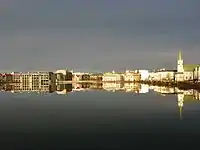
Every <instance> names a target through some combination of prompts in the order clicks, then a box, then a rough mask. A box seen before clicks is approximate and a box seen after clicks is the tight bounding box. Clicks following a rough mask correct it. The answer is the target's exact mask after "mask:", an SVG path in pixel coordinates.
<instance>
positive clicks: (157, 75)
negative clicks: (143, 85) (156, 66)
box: [149, 69, 177, 82]
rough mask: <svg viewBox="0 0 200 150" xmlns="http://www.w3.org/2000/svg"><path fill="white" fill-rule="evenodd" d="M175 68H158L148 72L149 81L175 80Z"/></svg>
mask: <svg viewBox="0 0 200 150" xmlns="http://www.w3.org/2000/svg"><path fill="white" fill-rule="evenodd" d="M176 72H177V70H166V69H160V70H156V71H154V72H151V73H149V80H150V81H166V82H171V81H174V80H175V74H176Z"/></svg>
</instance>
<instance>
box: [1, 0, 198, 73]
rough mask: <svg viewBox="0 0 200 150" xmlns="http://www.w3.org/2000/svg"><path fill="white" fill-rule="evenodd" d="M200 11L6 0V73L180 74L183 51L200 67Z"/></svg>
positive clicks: (156, 4)
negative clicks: (157, 71)
mask: <svg viewBox="0 0 200 150" xmlns="http://www.w3.org/2000/svg"><path fill="white" fill-rule="evenodd" d="M161 3H162V4H161ZM46 4H48V5H46ZM113 4H114V5H113ZM199 5H200V2H199V1H198V0H191V1H187V0H168V1H162V2H160V1H158V0H152V1H151V2H147V1H144V0H132V1H128V0H124V1H112V0H111V1H109V2H106V1H105V0H102V1H101V2H99V1H95V0H93V1H89V0H85V1H84V2H83V1H80V0H74V1H71V0H68V1H62V0H57V1H48V2H47V1H46V0H40V1H38V0H26V1H24V0H15V1H13V0H3V1H1V2H0V10H1V14H0V49H1V54H0V70H5V71H10V70H20V71H27V70H36V69H44V70H52V69H59V68H69V69H73V68H75V69H77V70H80V71H92V70H95V71H103V72H104V71H110V70H116V71H118V70H125V69H126V68H127V69H132V68H133V69H138V68H141V69H153V68H163V67H164V68H174V67H176V59H177V52H178V50H179V49H180V48H181V49H182V50H183V57H184V60H185V62H187V63H199V62H198V56H199V55H200V51H199V50H200V44H199V43H200V10H199V8H198V6H199Z"/></svg>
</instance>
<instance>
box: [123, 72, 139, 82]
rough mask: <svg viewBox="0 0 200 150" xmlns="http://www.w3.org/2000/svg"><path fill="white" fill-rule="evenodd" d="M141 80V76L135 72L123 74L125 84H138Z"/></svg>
mask: <svg viewBox="0 0 200 150" xmlns="http://www.w3.org/2000/svg"><path fill="white" fill-rule="evenodd" d="M140 80H141V74H140V73H139V72H138V71H137V72H136V71H130V70H126V72H125V73H124V81H125V82H138V81H140Z"/></svg>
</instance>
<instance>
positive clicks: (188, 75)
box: [176, 51, 200, 82]
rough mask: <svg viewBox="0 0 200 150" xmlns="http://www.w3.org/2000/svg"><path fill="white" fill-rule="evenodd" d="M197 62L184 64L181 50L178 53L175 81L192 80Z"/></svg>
mask: <svg viewBox="0 0 200 150" xmlns="http://www.w3.org/2000/svg"><path fill="white" fill-rule="evenodd" d="M198 66H200V65H198V64H184V61H183V56H182V52H181V51H179V53H178V60H177V74H176V81H178V82H179V81H180V82H181V81H193V80H194V76H195V74H194V72H195V69H196V68H198Z"/></svg>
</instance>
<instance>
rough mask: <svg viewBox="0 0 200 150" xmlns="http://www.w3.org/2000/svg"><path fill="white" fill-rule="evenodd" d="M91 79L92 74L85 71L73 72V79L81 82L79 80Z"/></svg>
mask: <svg viewBox="0 0 200 150" xmlns="http://www.w3.org/2000/svg"><path fill="white" fill-rule="evenodd" d="M88 80H90V74H89V73H84V72H72V81H73V82H79V81H88Z"/></svg>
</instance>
